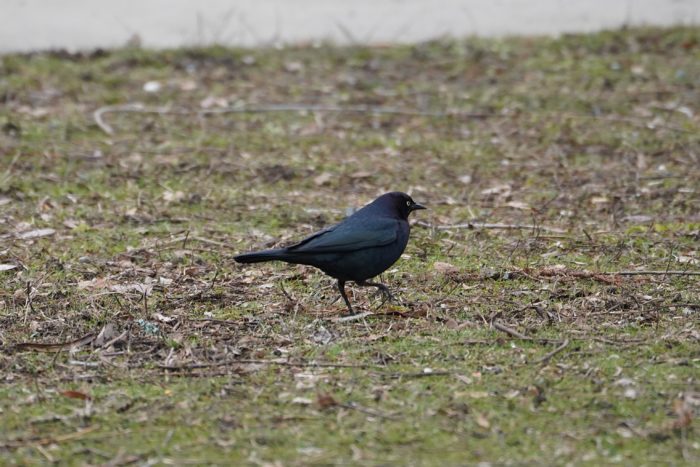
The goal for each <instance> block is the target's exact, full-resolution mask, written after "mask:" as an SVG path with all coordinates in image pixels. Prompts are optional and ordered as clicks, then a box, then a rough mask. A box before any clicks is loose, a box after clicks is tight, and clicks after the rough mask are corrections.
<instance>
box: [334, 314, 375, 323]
mask: <svg viewBox="0 0 700 467" xmlns="http://www.w3.org/2000/svg"><path fill="white" fill-rule="evenodd" d="M373 314H374V313H372V312H369V311H365V312H364V313H356V314H354V315H350V316H341V317H340V318H334V319H333V320H332V321H335V322H336V323H348V322H350V321H357V320H360V319H364V318H366V317H368V316H372V315H373Z"/></svg>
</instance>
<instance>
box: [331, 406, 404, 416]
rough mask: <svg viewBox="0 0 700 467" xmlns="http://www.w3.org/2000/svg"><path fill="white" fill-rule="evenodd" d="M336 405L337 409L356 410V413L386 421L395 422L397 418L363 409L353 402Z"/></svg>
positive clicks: (367, 408) (366, 408)
mask: <svg viewBox="0 0 700 467" xmlns="http://www.w3.org/2000/svg"><path fill="white" fill-rule="evenodd" d="M337 405H338V407H342V408H344V409H350V410H357V411H358V412H362V413H365V414H367V415H371V416H373V417H380V418H386V419H387V420H397V418H398V417H396V416H395V415H389V414H385V413H382V412H379V411H378V410H374V409H370V408H369V407H363V406H361V405H358V404H356V403H355V402H347V403H338V404H337Z"/></svg>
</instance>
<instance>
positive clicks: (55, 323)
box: [0, 28, 700, 465]
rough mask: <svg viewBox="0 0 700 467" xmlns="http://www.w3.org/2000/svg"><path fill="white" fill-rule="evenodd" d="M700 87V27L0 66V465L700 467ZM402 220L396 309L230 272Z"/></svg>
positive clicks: (330, 290)
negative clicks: (330, 108)
mask: <svg viewBox="0 0 700 467" xmlns="http://www.w3.org/2000/svg"><path fill="white" fill-rule="evenodd" d="M699 77H700V30H698V29H697V28H696V29H689V28H679V29H667V30H656V29H649V30H647V29H636V30H625V31H615V32H605V33H601V34H595V35H576V36H566V37H563V38H561V39H556V40H555V39H524V38H520V39H509V40H500V41H496V40H477V39H471V40H467V41H438V42H430V43H425V44H418V45H415V46H398V47H385V48H335V47H331V46H322V47H318V48H288V49H284V50H280V51H277V50H231V49H224V48H210V49H197V50H173V51H164V52H148V51H142V50H119V51H113V52H99V53H94V54H90V55H69V54H65V53H58V52H57V53H40V54H32V55H24V56H3V57H0V96H2V101H3V103H4V105H3V106H2V107H0V124H2V125H3V126H2V132H0V239H1V240H2V244H1V245H0V264H3V265H7V266H6V267H5V269H7V268H10V267H12V266H14V268H13V269H8V270H5V271H3V272H0V282H1V283H2V287H0V320H1V323H2V326H1V327H0V346H1V350H2V353H1V354H0V368H1V369H2V381H3V383H2V385H1V386H0V424H2V426H3V430H2V434H0V459H2V462H3V463H21V464H30V463H40V462H46V461H55V462H60V461H64V462H73V463H91V464H95V463H112V464H124V463H132V462H138V463H146V462H148V463H150V462H158V463H177V464H182V463H186V462H194V463H222V464H223V463H235V462H247V463H261V464H267V463H279V464H281V463H284V464H308V463H331V462H333V463H363V464H365V463H369V464H384V463H412V464H427V465H432V464H436V465H437V464H441V465H442V464H445V463H449V464H458V463H476V462H488V463H493V464H503V463H514V464H522V463H533V464H541V463H557V464H565V463H576V464H591V465H596V464H601V463H605V464H607V463H612V462H621V463H626V464H630V465H644V464H653V463H659V462H663V463H673V464H682V463H687V464H694V463H697V462H698V460H699V459H700V438H699V437H698V434H697V422H696V421H694V418H696V417H697V412H698V404H699V402H698V401H699V400H700V395H699V392H700V387H699V386H698V377H697V375H698V366H699V362H700V350H699V349H700V346H699V345H698V340H699V339H700V334H698V328H697V325H698V316H700V315H699V314H698V313H700V304H699V300H700V299H699V296H700V286H699V285H698V279H699V277H698V276H693V275H690V274H689V273H691V272H694V271H698V270H700V254H699V253H698V236H699V233H698V232H699V231H700V214H699V213H700V192H699V191H698V187H700V169H699V167H700V131H699V124H700V121H699V117H698V113H699V112H700V108H698V105H697V103H698V102H700V98H699V96H698V94H699V92H700V78H699ZM150 81H158V83H159V84H160V89H159V90H158V91H157V92H146V91H144V84H145V83H147V82H150ZM130 102H141V103H143V104H144V105H148V106H169V108H170V109H191V110H194V111H196V110H200V109H202V108H204V107H207V108H209V109H211V108H218V107H217V106H224V107H226V106H233V105H239V104H240V103H245V104H248V105H267V104H281V103H307V104H321V105H340V106H356V105H371V106H383V107H392V108H399V109H405V110H419V111H421V112H449V113H450V114H451V115H449V116H445V117H430V116H421V115H374V114H370V113H360V114H357V113H331V112H274V113H222V114H218V115H211V114H210V115H196V114H188V115H182V114H175V113H164V114H162V115H159V114H149V113H110V114H106V115H105V119H106V120H107V121H108V122H109V124H110V125H111V126H112V127H113V128H114V130H115V133H114V134H113V135H106V134H105V133H104V132H103V131H101V130H100V128H98V126H97V125H95V124H94V122H93V120H92V112H93V111H94V110H95V109H97V108H99V107H102V106H105V105H113V104H123V103H130ZM465 113H470V114H480V116H478V117H475V116H472V117H469V116H467V115H465ZM389 190H404V191H409V192H411V193H412V195H413V196H414V198H415V199H416V200H417V201H419V202H422V203H425V204H427V205H429V206H430V211H422V212H419V213H417V215H416V216H415V217H416V218H417V220H419V221H422V223H423V224H421V225H415V226H414V229H413V232H412V238H411V241H410V244H409V247H408V249H407V251H406V255H405V257H404V258H403V259H402V260H401V261H399V263H397V265H396V266H395V267H394V268H392V269H391V270H390V271H388V272H387V273H385V274H384V277H383V278H382V279H383V280H384V281H385V282H386V283H388V284H389V285H390V287H391V288H392V289H393V290H394V291H396V292H397V293H398V295H399V296H400V297H401V299H402V302H403V303H402V304H392V305H385V306H383V307H381V308H378V305H379V302H378V300H377V299H375V298H373V297H372V296H370V295H367V294H366V291H364V290H355V291H354V302H355V303H356V304H357V306H358V308H359V309H362V310H372V311H374V314H373V315H371V316H368V317H366V318H365V319H363V320H356V321H349V322H343V321H339V320H338V318H339V317H340V316H341V315H342V313H343V312H344V305H343V304H342V302H335V303H334V302H333V300H334V299H335V298H336V295H337V293H336V291H335V289H334V285H333V283H332V282H331V281H330V280H329V279H328V278H326V277H324V276H323V275H322V274H320V273H318V272H317V271H315V270H313V269H311V268H303V267H290V266H286V265H276V264H267V265H257V266H253V267H241V266H240V265H237V264H235V263H234V262H233V261H232V259H231V258H232V256H233V255H234V254H235V253H237V252H240V251H246V250H249V249H253V248H259V247H263V246H269V245H272V244H283V243H285V242H289V241H292V240H293V239H296V238H299V237H302V236H304V235H306V234H308V233H310V232H312V231H314V230H315V229H318V228H320V227H321V226H323V225H326V224H329V223H332V222H335V221H337V220H339V219H340V218H341V217H342V216H343V214H344V213H345V212H346V209H347V208H350V207H357V206H360V205H362V204H363V203H365V202H368V201H370V200H371V199H373V198H374V197H375V196H377V195H378V194H380V193H382V192H385V191H389ZM467 221H471V222H473V223H474V228H472V229H462V228H455V229H438V228H437V226H447V225H453V224H459V223H464V222H467ZM480 223H487V224H498V223H500V224H508V225H511V226H523V225H533V226H534V227H531V228H517V229H495V228H488V227H484V226H482V225H481V224H480ZM46 229H51V230H46ZM620 271H626V272H628V273H635V272H639V271H660V272H661V274H655V275H619V274H615V273H616V272H620ZM666 272H680V274H669V273H666ZM517 336H521V337H525V338H524V339H523V338H519V337H517ZM83 338H84V339H83ZM81 339H82V340H81ZM61 343H64V345H63V346H61V345H54V346H53V347H51V346H46V344H61Z"/></svg>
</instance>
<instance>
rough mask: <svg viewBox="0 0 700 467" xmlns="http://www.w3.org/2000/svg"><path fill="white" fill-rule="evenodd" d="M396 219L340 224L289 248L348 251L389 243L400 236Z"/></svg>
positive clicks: (302, 251) (290, 249)
mask: <svg viewBox="0 0 700 467" xmlns="http://www.w3.org/2000/svg"><path fill="white" fill-rule="evenodd" d="M397 232H398V225H397V221H396V220H395V219H389V218H387V219H374V220H372V222H368V223H362V224H354V223H351V224H343V223H341V224H338V225H336V226H334V227H330V228H328V229H326V230H322V231H320V232H318V233H316V234H314V235H312V236H310V237H309V238H306V239H304V240H302V241H301V242H299V243H297V244H296V245H292V246H290V247H289V248H288V249H287V250H288V251H293V252H295V253H309V254H311V253H347V252H350V251H356V250H362V249H365V248H374V247H378V246H383V245H388V244H389V243H391V242H393V241H395V240H396V237H397V236H398V233H397Z"/></svg>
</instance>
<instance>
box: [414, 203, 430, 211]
mask: <svg viewBox="0 0 700 467" xmlns="http://www.w3.org/2000/svg"><path fill="white" fill-rule="evenodd" d="M419 209H428V208H426V207H425V206H423V205H422V204H418V203H413V205H412V206H411V211H418V210H419Z"/></svg>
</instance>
